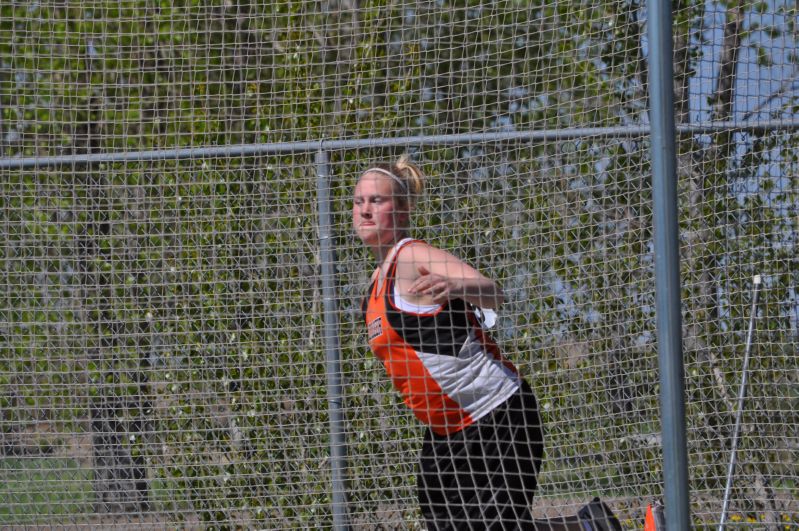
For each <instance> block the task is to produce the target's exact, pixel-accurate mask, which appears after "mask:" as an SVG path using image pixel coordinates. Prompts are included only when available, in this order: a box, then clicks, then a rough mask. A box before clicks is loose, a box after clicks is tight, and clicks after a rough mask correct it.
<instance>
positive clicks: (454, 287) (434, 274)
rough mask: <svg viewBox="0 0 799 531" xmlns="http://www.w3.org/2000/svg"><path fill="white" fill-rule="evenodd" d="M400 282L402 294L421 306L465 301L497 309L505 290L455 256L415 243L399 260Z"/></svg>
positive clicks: (502, 299)
mask: <svg viewBox="0 0 799 531" xmlns="http://www.w3.org/2000/svg"><path fill="white" fill-rule="evenodd" d="M397 277H398V278H397V280H398V282H399V283H400V284H399V287H400V290H401V291H402V292H405V293H407V294H409V295H410V296H411V297H414V298H416V299H417V302H418V303H420V304H426V303H431V302H432V303H434V304H442V303H443V302H445V301H447V300H449V299H455V298H459V299H463V300H465V301H467V302H469V303H471V304H474V305H475V306H479V307H481V308H498V307H499V306H500V305H501V304H502V303H503V302H504V300H505V295H504V293H503V291H502V288H501V287H500V286H499V285H498V284H497V283H496V282H494V281H493V280H491V279H490V278H488V277H486V276H485V275H483V274H482V273H480V272H479V271H477V270H476V269H475V268H473V267H472V266H470V265H469V264H467V263H466V262H464V261H463V260H461V259H459V258H457V257H456V256H454V255H452V254H450V253H448V252H446V251H443V250H441V249H437V248H435V247H432V246H430V245H428V244H425V243H414V244H413V245H410V246H409V248H408V249H407V250H404V251H403V252H402V253H401V254H400V256H399V257H398V264H397Z"/></svg>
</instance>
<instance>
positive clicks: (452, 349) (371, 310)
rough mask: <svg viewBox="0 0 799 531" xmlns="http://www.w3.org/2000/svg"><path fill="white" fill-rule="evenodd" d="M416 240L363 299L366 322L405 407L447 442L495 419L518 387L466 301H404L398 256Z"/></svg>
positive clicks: (372, 343) (372, 344) (512, 371)
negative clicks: (493, 414)
mask: <svg viewBox="0 0 799 531" xmlns="http://www.w3.org/2000/svg"><path fill="white" fill-rule="evenodd" d="M413 241H417V240H412V239H410V238H406V239H404V240H402V241H400V242H398V243H397V244H395V246H394V248H393V249H392V251H391V253H390V255H389V258H388V260H389V264H388V269H387V270H386V275H385V279H384V280H383V282H382V286H381V285H380V283H379V282H377V281H375V282H373V283H372V285H371V286H370V288H369V295H368V296H367V298H366V299H364V303H363V310H364V317H365V321H366V326H367V332H368V338H369V347H370V348H371V349H372V352H373V353H374V354H375V356H377V358H378V359H380V361H382V362H383V366H384V367H385V369H386V372H387V373H388V376H389V377H390V378H391V381H392V383H393V384H394V387H396V389H397V390H398V391H399V392H400V394H401V395H402V398H403V399H404V401H405V403H406V404H407V406H408V407H409V408H410V409H411V411H413V413H414V414H415V415H416V417H418V418H419V419H420V420H421V421H422V422H424V423H425V424H428V425H429V426H430V428H431V429H432V431H433V432H434V433H436V434H438V435H445V434H449V433H455V432H458V431H460V430H462V429H463V428H465V427H466V426H469V425H470V424H472V423H474V422H475V421H476V420H478V419H479V418H481V417H482V416H484V415H487V414H488V413H490V412H491V411H492V410H493V409H494V408H496V407H497V406H499V405H500V404H502V403H503V402H504V401H506V400H507V399H508V398H509V397H510V396H511V395H513V394H514V393H515V392H516V391H517V390H518V389H519V385H520V380H519V376H518V373H517V371H516V368H515V367H514V366H513V364H511V363H510V362H509V361H508V360H506V359H505V358H503V357H502V354H501V353H500V351H499V348H498V347H497V345H496V343H494V341H493V340H492V339H491V338H490V337H489V336H488V334H486V333H485V332H484V331H483V329H482V327H481V326H480V324H479V322H478V320H477V318H476V317H475V314H474V311H473V309H472V307H471V306H470V305H469V304H467V303H466V302H465V301H463V300H462V299H453V300H451V301H449V302H447V303H444V304H441V305H436V306H431V307H420V306H414V305H413V304H409V303H408V302H407V301H404V300H402V298H401V296H400V295H399V292H398V291H397V290H395V288H394V284H395V282H394V280H395V279H394V277H395V274H396V269H397V256H398V255H399V252H400V250H401V249H402V247H404V246H405V245H407V244H408V243H411V242H413Z"/></svg>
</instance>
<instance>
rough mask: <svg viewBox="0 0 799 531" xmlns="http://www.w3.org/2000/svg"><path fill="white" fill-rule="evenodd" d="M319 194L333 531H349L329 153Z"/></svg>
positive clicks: (319, 160)
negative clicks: (345, 485)
mask: <svg viewBox="0 0 799 531" xmlns="http://www.w3.org/2000/svg"><path fill="white" fill-rule="evenodd" d="M315 163H316V192H317V205H318V206H317V208H318V214H319V243H320V253H321V267H322V271H321V273H322V300H323V304H324V306H323V312H324V338H325V339H324V344H325V357H326V362H327V402H328V414H329V416H330V418H329V426H330V467H331V475H332V483H333V485H332V503H333V507H332V509H333V529H334V530H335V531H345V530H346V529H348V524H347V499H346V492H345V488H344V470H345V469H346V459H347V448H346V441H345V437H344V414H343V405H344V404H343V393H342V389H341V346H340V341H339V320H338V305H337V303H336V287H335V282H336V269H335V263H336V256H335V250H334V249H333V235H332V226H333V217H332V214H331V209H330V166H329V157H328V154H327V152H326V151H324V150H322V149H320V150H319V151H317V152H316V157H315Z"/></svg>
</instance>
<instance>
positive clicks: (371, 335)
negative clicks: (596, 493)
mask: <svg viewBox="0 0 799 531" xmlns="http://www.w3.org/2000/svg"><path fill="white" fill-rule="evenodd" d="M424 181H425V175H424V174H423V173H422V171H421V169H420V168H419V167H418V166H417V165H416V164H414V163H413V162H411V161H410V160H409V158H408V157H407V156H403V157H401V158H400V159H399V160H397V161H396V162H395V163H393V164H387V163H381V164H375V165H373V166H371V167H369V168H368V169H367V170H366V171H364V172H363V173H362V174H361V175H360V178H359V179H358V182H357V184H356V186H355V191H354V197H353V211H352V217H353V227H354V230H355V232H356V234H357V236H358V237H359V238H360V239H361V241H362V242H363V243H364V245H366V246H367V247H368V248H369V249H370V250H371V252H372V254H373V256H374V257H375V259H376V261H377V268H376V269H375V271H374V273H373V274H372V277H371V285H370V287H369V292H368V294H367V296H366V298H365V299H364V301H363V304H362V309H363V313H364V319H365V322H366V327H367V335H368V341H369V346H370V348H371V349H372V352H373V353H374V354H375V356H376V357H377V358H379V359H380V361H382V362H383V365H384V367H385V369H386V372H387V373H388V376H389V377H390V379H391V381H392V383H393V384H394V387H395V388H396V389H397V390H398V391H399V393H400V395H401V396H402V398H403V400H404V401H405V404H406V405H407V406H408V407H409V408H410V409H411V411H412V412H413V413H414V415H415V416H416V417H417V418H418V419H419V420H420V421H422V423H423V424H424V425H426V428H427V429H426V432H425V436H424V442H423V444H422V450H421V454H420V462H419V466H420V470H419V476H418V485H417V486H418V496H419V503H420V505H421V509H422V514H423V516H424V518H425V521H426V523H427V527H428V529H430V530H445V529H448V530H465V529H474V530H481V531H484V530H488V529H490V530H494V529H496V530H505V529H507V530H510V529H513V530H516V529H552V530H558V529H580V530H585V529H586V528H585V527H583V526H582V523H581V521H582V519H580V518H578V517H572V518H560V519H554V520H547V521H541V520H538V521H535V520H534V519H533V517H532V514H531V512H530V508H531V506H532V501H533V496H534V493H535V490H536V487H537V475H538V471H539V469H540V468H541V459H542V456H543V432H542V426H541V418H540V416H539V412H538V407H537V404H536V398H535V395H534V394H533V391H532V389H531V387H530V385H529V384H528V383H527V382H526V381H525V380H524V379H523V378H521V377H520V376H519V373H518V371H517V370H516V367H515V366H514V365H513V364H512V363H511V362H510V361H509V360H508V359H506V358H505V357H504V356H503V354H502V352H501V351H500V349H499V347H498V346H497V344H496V343H495V342H494V341H493V340H492V339H491V337H490V336H489V335H488V333H487V332H486V331H485V330H484V329H483V326H482V324H481V322H480V320H479V318H478V316H479V315H482V313H483V311H484V310H486V309H487V310H491V309H496V308H498V307H499V306H500V305H501V304H502V302H503V301H504V295H503V292H502V289H501V288H500V287H499V285H498V284H497V283H496V282H494V281H493V280H491V279H489V278H487V277H486V276H484V275H483V274H481V273H480V272H479V271H477V270H476V269H475V268H473V267H472V266H470V265H469V264H467V263H465V262H464V261H462V260H460V259H459V258H457V257H456V256H454V255H453V254H451V253H449V252H447V251H444V250H442V249H439V248H436V247H434V246H432V245H430V244H428V243H426V242H424V241H422V240H418V239H414V238H411V237H410V217H411V213H412V211H413V208H414V206H415V205H416V201H417V199H418V198H419V197H420V196H421V194H422V193H423V190H424ZM592 504H593V505H592ZM592 504H589V505H588V506H586V508H585V509H584V510H594V511H595V510H598V509H602V511H603V513H602V514H603V515H604V514H605V511H606V507H605V506H604V504H601V502H599V500H595V501H594V502H592ZM607 513H608V514H609V511H607ZM605 519H606V520H608V521H609V523H610V524H617V522H616V521H615V518H613V517H612V515H611V516H610V517H605ZM603 523H604V520H603ZM593 528H594V529H613V528H611V527H607V526H606V527H601V526H598V525H595V527H593ZM588 529H591V528H588Z"/></svg>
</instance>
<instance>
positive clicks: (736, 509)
mask: <svg viewBox="0 0 799 531" xmlns="http://www.w3.org/2000/svg"><path fill="white" fill-rule="evenodd" d="M673 16H674V28H673V32H674V44H675V55H674V58H675V62H674V71H675V76H674V87H673V88H674V91H675V96H676V97H675V117H676V121H677V123H678V125H686V124H694V125H699V126H701V125H702V124H707V123H709V122H724V123H728V124H733V125H732V126H731V127H729V128H721V129H712V130H711V129H708V130H707V131H705V132H703V131H700V132H696V133H691V134H687V133H684V134H681V135H680V136H679V138H678V154H677V163H678V164H677V166H678V187H679V215H680V244H681V277H682V304H683V319H684V323H683V325H684V326H683V338H684V346H683V350H684V354H685V370H686V380H685V384H686V422H687V427H688V431H687V441H686V444H687V448H688V456H689V466H690V480H691V483H690V493H691V498H690V502H691V512H692V518H693V523H694V525H695V526H696V527H698V528H701V527H703V526H708V527H710V526H714V524H717V523H718V522H719V517H720V511H721V507H722V499H723V497H724V489H725V483H726V482H727V480H728V470H727V467H728V463H729V460H730V452H731V441H732V439H733V437H734V435H735V433H734V431H735V428H734V422H735V414H736V412H737V411H738V404H737V396H738V392H739V386H740V382H741V381H742V378H743V358H744V353H745V350H746V348H747V341H746V332H747V326H748V323H749V321H750V319H754V334H753V341H752V343H751V357H752V358H751V361H750V364H749V366H748V369H747V375H748V386H747V389H746V391H747V396H746V400H745V402H744V409H743V411H742V413H743V414H742V424H741V429H740V440H739V442H738V448H737V451H738V453H737V455H738V462H737V466H736V467H735V469H734V475H733V478H732V479H733V481H732V486H733V489H732V491H731V493H730V496H729V500H730V514H729V516H728V519H729V523H730V524H733V523H734V524H736V525H739V526H744V525H748V526H750V527H763V526H769V527H770V528H775V527H777V526H786V527H791V528H793V527H796V526H797V525H799V491H797V485H796V477H797V476H799V474H798V473H797V472H798V471H797V467H796V459H795V455H796V452H797V441H798V440H799V433H797V432H798V431H799V430H798V429H797V425H798V423H797V420H799V419H797V415H798V414H797V411H799V393H797V389H799V386H798V385H797V384H798V383H799V382H798V381H797V380H799V374H798V373H797V354H798V353H799V300H797V297H798V296H799V294H798V293H797V285H798V284H799V282H797V281H798V280H799V264H798V263H797V258H796V257H797V256H798V255H799V252H798V251H799V250H797V245H798V244H799V242H798V241H797V239H798V238H799V182H798V181H797V179H798V178H797V176H798V175H799V171H798V169H799V168H797V165H798V164H799V160H797V153H799V150H798V149H797V146H799V138H798V137H797V132H796V131H795V128H794V129H792V128H791V127H789V125H790V124H792V123H795V122H792V121H791V120H792V119H794V118H795V112H796V108H797V104H798V103H799V101H797V93H796V89H797V87H799V83H798V80H799V66H797V55H796V41H797V22H799V13H797V10H796V5H795V4H793V3H791V2H782V1H780V0H775V1H773V2H765V3H758V4H753V3H742V2H723V3H722V2H713V1H711V2H691V1H686V2H679V3H675V4H674V12H673ZM646 24H647V17H646V9H645V6H644V5H642V4H641V3H639V2H637V1H634V0H630V1H618V2H617V1H612V2H611V1H607V2H595V3H586V2H579V1H572V0H563V1H560V2H557V3H547V2H539V1H523V2H517V1H500V2H479V1H465V0H435V1H422V0H396V1H391V2H388V1H377V0H374V1H373V0H369V1H366V0H364V1H361V2H356V1H354V0H340V1H328V2H302V1H293V0H286V1H278V2H272V1H268V2H267V1H262V2H257V1H236V2H234V1H230V0H227V1H224V2H216V1H211V2H202V3H197V2H185V1H180V0H169V1H163V2H158V3H155V2H150V1H144V0H135V1H122V2H105V1H100V0H94V1H92V0H81V1H80V2H51V1H39V2H21V1H17V0H11V1H10V2H5V3H3V5H2V6H0V162H2V164H3V165H2V166H0V187H1V190H2V193H0V201H2V204H3V209H2V233H3V236H4V238H3V240H2V243H0V278H2V290H0V315H1V316H2V318H0V334H1V335H2V341H0V526H3V527H6V526H8V527H13V526H27V525H36V526H43V527H46V526H52V527H73V526H96V527H101V528H108V527H117V528H145V527H185V528H219V529H222V528H267V529H296V528H305V529H307V528H310V529H316V528H328V527H330V526H331V525H332V518H333V517H332V509H331V503H332V500H331V498H332V492H331V481H332V478H331V460H330V459H331V458H330V449H329V446H330V431H329V424H328V421H329V407H330V403H329V400H328V398H329V397H328V393H327V387H326V385H327V377H328V376H329V374H328V366H327V364H326V357H327V355H328V352H326V346H325V343H324V341H323V336H324V326H325V323H324V320H323V296H322V281H323V278H322V270H321V256H320V233H321V232H322V230H321V229H320V226H319V223H320V221H319V219H320V218H319V217H318V207H319V203H318V201H317V186H318V182H317V181H318V179H317V175H318V173H319V168H318V167H317V163H318V161H315V159H314V153H312V152H309V150H305V151H303V150H302V149H295V150H293V151H292V150H289V151H286V152H282V153H278V152H277V150H276V149H277V148H275V149H274V150H273V149H272V148H270V147H269V146H270V145H271V144H272V143H277V142H283V143H287V142H299V141H320V140H325V141H327V140H356V139H361V140H364V139H372V140H374V145H372V146H369V145H367V144H368V143H366V144H362V145H361V146H360V147H358V146H356V145H355V144H353V145H352V146H351V147H346V148H339V147H336V148H329V149H328V154H329V156H330V164H329V170H330V179H329V184H330V186H331V198H332V214H333V225H332V227H331V230H332V234H333V240H334V249H335V251H336V263H335V282H336V285H335V289H336V300H335V303H336V307H337V317H338V321H339V330H338V340H339V342H340V351H341V356H342V362H341V376H342V378H343V382H342V383H343V395H344V396H343V406H344V415H345V419H344V420H345V439H346V453H347V455H346V464H345V465H346V466H345V469H344V473H345V478H344V479H345V487H346V497H347V503H346V510H347V513H348V518H349V520H350V523H351V525H352V527H353V528H354V529H379V528H384V529H422V528H423V523H422V521H421V518H420V514H419V509H418V503H417V499H416V473H417V453H418V451H419V445H420V437H421V435H422V428H421V427H420V425H419V423H418V422H417V421H416V420H415V419H414V418H413V417H412V415H410V413H408V412H407V411H406V409H405V407H404V405H403V404H402V403H401V400H400V398H399V397H398V396H397V394H396V392H395V391H394V389H393V388H392V387H391V385H390V383H389V382H388V380H387V378H386V376H385V371H384V369H383V367H382V365H381V364H380V362H379V361H378V360H376V359H375V358H374V357H373V356H372V355H371V354H370V353H369V351H368V346H367V343H366V338H365V329H364V324H363V319H362V315H361V310H360V300H361V297H362V296H363V295H364V293H365V290H366V288H367V284H368V278H369V274H370V273H371V271H372V269H373V267H374V265H375V264H374V261H373V259H372V257H371V256H370V255H369V254H368V253H367V252H366V251H365V250H364V249H363V248H362V246H361V244H360V243H358V242H357V241H356V238H355V236H354V235H353V232H352V228H351V219H350V216H351V196H352V189H353V186H354V184H355V181H356V179H357V176H358V174H359V172H360V171H362V170H364V169H365V168H366V167H367V166H368V164H369V163H370V162H372V161H391V160H394V159H396V157H397V156H398V155H399V154H401V153H405V152H407V153H410V154H411V155H412V156H413V158H414V160H416V161H418V162H419V163H420V164H421V165H422V166H423V168H424V169H425V171H426V173H427V174H428V175H429V189H428V192H427V194H426V195H425V197H424V198H423V199H422V201H421V203H420V205H419V208H418V211H417V213H416V215H415V218H414V227H415V228H414V235H415V236H417V237H420V238H423V239H425V240H427V241H429V242H430V243H433V244H435V245H438V246H440V247H442V248H445V249H447V250H450V251H451V252H453V253H454V254H456V255H458V256H460V257H461V258H463V259H465V260H467V261H468V262H469V263H471V264H473V265H474V266H475V267H477V268H478V269H479V270H480V271H482V272H483V273H485V274H486V275H487V276H489V277H491V278H494V279H496V280H497V281H498V282H499V283H500V284H501V285H502V286H503V288H504V290H505V293H506V296H507V302H506V303H505V304H504V305H503V307H502V309H501V311H500V315H499V319H498V323H497V326H496V328H495V329H494V330H493V331H492V333H493V336H494V337H495V338H496V339H497V341H498V342H499V343H500V345H501V346H502V348H503V351H504V352H505V353H506V355H507V356H508V357H509V358H510V359H511V360H512V361H513V362H514V363H515V364H516V365H517V366H518V367H519V369H520V370H521V372H522V373H523V374H524V375H525V376H526V377H527V378H528V379H529V381H530V382H531V383H532V384H533V387H534V389H535V391H536V394H537V396H538V399H539V402H540V406H541V412H542V415H543V418H544V422H545V431H546V441H545V445H546V457H545V460H544V467H543V471H542V474H541V477H540V481H539V483H540V487H539V493H538V495H537V497H536V503H535V506H534V511H533V512H534V513H535V514H536V516H540V517H544V516H556V515H566V514H573V513H574V511H575V510H576V508H578V507H579V506H581V505H582V504H583V503H585V502H586V501H587V500H588V499H590V497H592V496H594V495H599V496H602V497H603V499H605V500H606V501H607V502H608V503H609V504H610V505H611V506H612V507H613V508H614V510H615V511H616V512H617V514H618V515H619V517H620V519H621V520H622V524H623V526H624V527H625V529H636V528H639V527H640V526H641V522H642V520H643V509H644V508H645V506H646V504H647V503H649V502H650V501H652V500H654V499H657V498H660V497H661V496H662V490H663V489H662V476H663V473H664V471H663V470H662V451H661V446H662V442H661V436H660V433H661V425H660V418H659V404H658V359H657V337H656V327H655V289H654V254H653V229H652V202H653V197H652V193H651V168H650V157H649V136H648V135H647V134H644V133H635V132H632V131H633V130H634V129H635V128H636V127H640V126H646V125H647V124H648V115H647V112H648V105H649V104H648V101H647V81H646V80H647V69H648V67H649V65H648V62H647V53H648V42H647V39H646V33H645V32H646ZM755 121H758V122H759V123H765V124H766V125H765V126H762V127H758V128H748V125H749V124H751V123H752V122H755ZM580 128H584V129H585V132H584V134H574V133H570V134H566V133H569V132H570V131H571V132H573V131H575V130H576V129H580ZM595 128H604V129H602V130H600V129H595ZM531 130H535V131H541V132H543V133H547V132H548V133H551V135H549V136H547V135H543V136H542V137H541V138H540V139H538V140H536V141H518V140H514V141H511V140H489V139H482V140H475V139H474V138H471V139H470V138H469V137H463V139H461V140H457V139H453V137H449V138H450V140H447V141H446V142H444V141H440V140H435V141H434V138H437V137H434V136H433V135H444V134H446V135H458V134H466V133H514V132H524V131H531ZM414 135H415V136H420V137H424V136H425V135H429V138H430V141H423V140H422V141H418V140H417V141H414V142H410V141H408V142H406V143H403V142H397V143H396V144H395V145H388V144H381V145H378V144H379V141H381V140H386V139H391V138H406V137H410V136H414ZM241 144H262V145H261V148H260V150H256V151H258V152H257V153H250V154H247V155H228V156H219V155H215V156H210V155H207V156H206V155H204V154H203V151H202V150H203V148H208V147H219V146H230V147H235V146H238V145H241ZM381 146H382V147H381ZM322 147H324V143H322ZM176 148H196V149H197V151H196V152H195V153H194V155H193V156H192V157H190V158H188V159H178V157H170V155H168V153H171V152H168V151H167V150H174V149H176ZM152 150H163V153H164V156H163V157H160V158H161V160H153V157H149V156H147V157H146V156H144V154H142V156H141V157H138V158H137V157H136V156H134V157H131V158H132V159H133V160H129V161H127V162H111V161H109V162H103V163H91V164H89V163H83V162H81V161H80V157H82V156H86V159H88V158H89V157H90V156H97V155H103V154H113V153H132V154H134V155H135V154H136V153H139V152H147V153H152ZM61 155H75V156H77V157H78V159H77V161H76V159H70V160H69V162H68V163H62V164H51V165H48V166H39V167H35V166H33V167H30V166H28V167H22V166H21V165H20V166H19V167H15V166H14V161H16V160H19V159H20V158H21V157H34V158H35V157H52V156H61ZM157 158H158V157H156V159H157ZM757 274H759V275H762V277H763V288H762V292H761V298H760V304H759V305H758V307H757V309H756V313H755V314H754V315H753V314H752V313H751V307H750V304H751V300H752V287H753V286H752V279H753V277H754V275H757Z"/></svg>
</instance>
